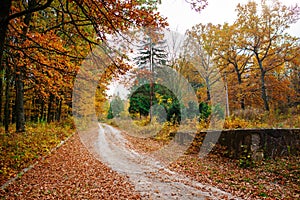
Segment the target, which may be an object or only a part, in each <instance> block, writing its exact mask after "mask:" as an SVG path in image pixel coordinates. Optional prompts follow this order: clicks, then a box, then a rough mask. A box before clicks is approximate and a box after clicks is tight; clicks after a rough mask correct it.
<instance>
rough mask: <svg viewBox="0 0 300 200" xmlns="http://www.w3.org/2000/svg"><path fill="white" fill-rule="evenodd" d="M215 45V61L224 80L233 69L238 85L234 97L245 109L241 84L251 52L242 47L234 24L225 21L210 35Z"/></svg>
mask: <svg viewBox="0 0 300 200" xmlns="http://www.w3.org/2000/svg"><path fill="white" fill-rule="evenodd" d="M211 37H214V39H215V40H216V41H218V45H217V56H216V59H215V61H216V62H217V63H218V65H219V66H220V70H221V71H222V72H223V74H224V77H226V78H225V79H226V80H225V81H226V82H227V79H228V77H227V74H230V73H231V71H232V67H233V70H234V72H235V74H236V79H237V83H238V86H237V87H234V88H236V89H237V90H236V97H237V99H238V101H239V102H240V108H241V109H243V110H244V109H245V88H244V85H243V79H244V76H245V73H246V72H247V71H246V69H247V68H246V67H247V66H249V62H250V60H251V58H252V54H251V53H248V52H246V50H245V49H243V48H242V46H243V44H242V43H241V42H242V40H241V38H240V37H241V35H240V34H239V30H238V29H237V28H236V27H235V25H229V24H227V23H225V24H224V25H223V26H222V27H221V29H220V30H219V31H217V34H215V35H212V36H211Z"/></svg>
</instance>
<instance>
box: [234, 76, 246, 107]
mask: <svg viewBox="0 0 300 200" xmlns="http://www.w3.org/2000/svg"><path fill="white" fill-rule="evenodd" d="M236 72H237V77H238V83H239V86H241V85H242V82H243V81H242V74H241V73H239V71H236ZM242 93H243V91H242V89H241V88H240V94H242ZM240 105H241V109H242V110H245V98H244V97H242V98H241V99H240Z"/></svg>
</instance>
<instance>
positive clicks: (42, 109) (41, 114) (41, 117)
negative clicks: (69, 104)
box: [39, 99, 45, 122]
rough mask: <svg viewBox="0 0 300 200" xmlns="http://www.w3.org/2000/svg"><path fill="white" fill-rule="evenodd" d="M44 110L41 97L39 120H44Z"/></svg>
mask: <svg viewBox="0 0 300 200" xmlns="http://www.w3.org/2000/svg"><path fill="white" fill-rule="evenodd" d="M44 111H45V102H44V100H43V99H41V112H40V117H39V121H40V122H42V121H45V116H44Z"/></svg>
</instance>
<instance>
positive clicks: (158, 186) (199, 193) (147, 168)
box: [92, 124, 235, 199]
mask: <svg viewBox="0 0 300 200" xmlns="http://www.w3.org/2000/svg"><path fill="white" fill-rule="evenodd" d="M94 139H96V141H95V140H93V144H94V145H92V146H93V152H94V153H96V154H98V156H99V158H100V160H101V161H102V162H104V163H106V164H107V165H108V166H109V167H111V168H112V169H113V170H114V171H116V172H118V173H121V174H124V175H126V176H127V177H128V178H129V180H130V181H131V182H132V183H133V184H134V186H135V189H136V190H137V191H138V192H140V193H141V195H142V197H143V198H144V199H235V198H234V197H233V196H232V195H231V194H228V193H226V192H224V191H221V190H219V189H217V188H215V187H212V186H209V185H205V184H204V183H199V182H196V181H193V180H191V179H189V178H187V177H185V176H183V175H180V174H178V173H175V172H173V171H170V170H169V169H168V168H166V167H164V166H163V165H162V164H161V163H160V162H159V161H157V160H155V159H154V158H151V157H149V156H147V155H144V154H140V153H137V152H135V151H134V150H133V149H130V148H129V147H128V145H126V143H127V142H128V141H127V140H126V139H125V138H124V137H123V136H122V134H121V132H120V131H119V130H117V129H115V128H113V127H111V126H109V125H106V124H99V131H98V137H96V138H94Z"/></svg>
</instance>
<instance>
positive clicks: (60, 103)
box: [56, 99, 62, 122]
mask: <svg viewBox="0 0 300 200" xmlns="http://www.w3.org/2000/svg"><path fill="white" fill-rule="evenodd" d="M61 108H62V100H61V99H58V108H57V112H56V121H58V122H59V121H60V118H61Z"/></svg>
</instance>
